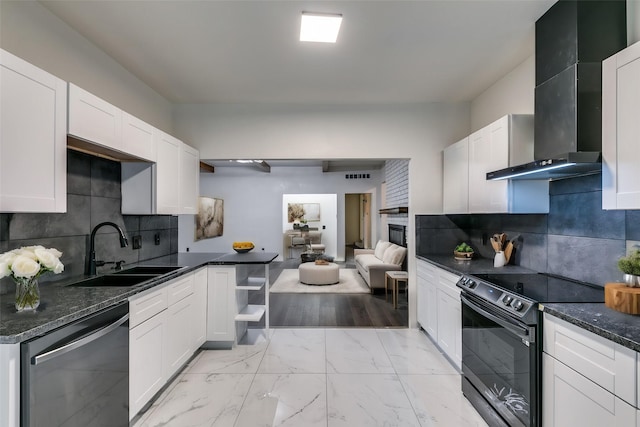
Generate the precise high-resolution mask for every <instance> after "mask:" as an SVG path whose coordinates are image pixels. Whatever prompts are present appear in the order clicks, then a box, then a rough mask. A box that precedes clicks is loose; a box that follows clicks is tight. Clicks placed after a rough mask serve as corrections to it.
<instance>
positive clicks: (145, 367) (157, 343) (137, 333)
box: [129, 310, 167, 420]
mask: <svg viewBox="0 0 640 427" xmlns="http://www.w3.org/2000/svg"><path fill="white" fill-rule="evenodd" d="M166 319H167V313H166V310H163V311H162V312H160V313H158V314H156V315H155V316H153V317H152V318H151V319H149V320H147V321H145V322H143V323H141V324H140V325H138V326H137V327H135V328H133V329H131V331H129V419H130V420H131V419H133V417H134V416H135V415H136V414H137V413H138V412H139V411H140V410H141V409H142V408H143V407H144V405H145V404H146V403H147V402H149V400H151V398H152V397H153V396H154V395H155V394H156V393H157V392H158V391H160V389H161V388H162V387H163V386H164V384H165V383H166V376H165V368H164V365H165V363H164V345H165V344H164V343H165V341H166V328H167V323H166Z"/></svg>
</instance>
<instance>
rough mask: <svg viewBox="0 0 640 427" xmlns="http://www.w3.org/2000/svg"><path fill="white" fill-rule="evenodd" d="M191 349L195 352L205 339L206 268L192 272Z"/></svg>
mask: <svg viewBox="0 0 640 427" xmlns="http://www.w3.org/2000/svg"><path fill="white" fill-rule="evenodd" d="M193 298H194V300H193V313H194V321H193V338H194V340H193V351H194V352H195V351H196V350H197V349H198V348H200V346H201V345H202V344H204V342H205V341H206V340H207V268H206V267H205V268H201V269H200V270H198V271H196V272H195V274H194V293H193Z"/></svg>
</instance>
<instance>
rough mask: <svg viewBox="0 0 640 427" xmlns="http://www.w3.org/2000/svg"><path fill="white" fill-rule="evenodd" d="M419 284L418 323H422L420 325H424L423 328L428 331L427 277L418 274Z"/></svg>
mask: <svg viewBox="0 0 640 427" xmlns="http://www.w3.org/2000/svg"><path fill="white" fill-rule="evenodd" d="M417 279H418V285H417V288H418V289H417V293H418V295H417V296H418V302H417V310H418V311H417V314H416V317H417V320H418V323H419V324H420V326H422V328H423V329H424V330H425V331H426V330H427V324H428V323H429V322H428V321H427V298H428V295H427V286H429V285H428V284H427V283H426V281H425V279H423V278H422V277H420V276H418V277H417Z"/></svg>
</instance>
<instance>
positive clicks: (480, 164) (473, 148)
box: [469, 116, 509, 213]
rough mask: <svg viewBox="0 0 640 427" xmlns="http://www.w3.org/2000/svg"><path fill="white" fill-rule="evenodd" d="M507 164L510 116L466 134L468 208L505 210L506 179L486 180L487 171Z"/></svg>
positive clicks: (471, 210) (489, 210) (473, 209)
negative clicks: (467, 143)
mask: <svg viewBox="0 0 640 427" xmlns="http://www.w3.org/2000/svg"><path fill="white" fill-rule="evenodd" d="M508 166H509V117H508V116H505V117H503V118H501V119H499V120H497V121H495V122H494V123H491V124H490V125H489V126H487V127H484V128H482V129H480V130H479V131H477V132H475V133H473V134H471V136H470V137H469V212H471V213H498V212H506V211H507V186H508V181H487V172H491V171H494V170H498V169H503V168H506V167H508Z"/></svg>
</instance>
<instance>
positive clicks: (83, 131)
mask: <svg viewBox="0 0 640 427" xmlns="http://www.w3.org/2000/svg"><path fill="white" fill-rule="evenodd" d="M156 132H158V131H157V130H156V129H155V128H154V127H153V126H151V125H150V124H148V123H146V122H144V121H142V120H140V119H138V118H137V117H134V116H132V115H131V114H129V113H127V112H125V111H122V110H121V109H120V108H118V107H116V106H115V105H112V104H110V103H108V102H107V101H105V100H103V99H101V98H98V97H97V96H95V95H93V94H92V93H89V92H87V91H86V90H84V89H82V88H80V87H78V86H76V85H74V84H73V83H69V135H70V136H72V137H73V138H72V139H70V140H69V144H70V145H71V146H72V147H75V148H79V149H81V150H84V151H89V152H95V153H97V154H102V155H106V156H109V157H112V158H115V159H122V160H145V161H149V162H155V161H156V148H155V133H156Z"/></svg>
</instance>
